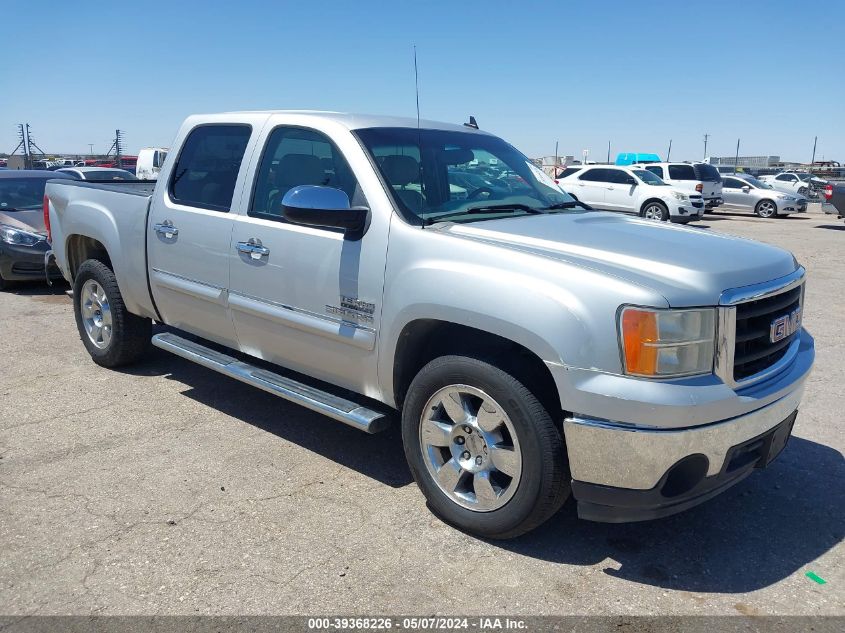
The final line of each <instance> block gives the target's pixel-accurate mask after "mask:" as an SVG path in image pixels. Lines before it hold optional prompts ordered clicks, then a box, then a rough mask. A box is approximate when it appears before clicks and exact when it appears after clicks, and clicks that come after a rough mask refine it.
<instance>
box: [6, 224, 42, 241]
mask: <svg viewBox="0 0 845 633" xmlns="http://www.w3.org/2000/svg"><path fill="white" fill-rule="evenodd" d="M44 239H46V238H45V237H44V236H43V235H36V234H35V233H28V232H27V231H21V230H20V229H16V228H15V227H13V226H8V225H6V224H0V240H2V241H4V242H6V244H15V245H17V246H35V245H36V244H38V242H41V241H42V240H44Z"/></svg>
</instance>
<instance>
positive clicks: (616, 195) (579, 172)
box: [558, 165, 704, 224]
mask: <svg viewBox="0 0 845 633" xmlns="http://www.w3.org/2000/svg"><path fill="white" fill-rule="evenodd" d="M558 184H559V185H560V186H561V187H562V188H563V190H564V191H566V193H568V194H570V195H571V196H573V197H574V198H575V199H576V200H579V201H580V202H584V203H586V204H588V205H589V206H591V207H593V208H594V209H602V210H606V211H621V212H623V213H632V214H635V215H639V216H640V217H643V218H646V219H649V220H671V221H672V222H678V223H684V224H685V223H687V222H690V221H693V220H700V219H701V216H702V215H703V214H704V199H703V197H702V195H701V194H700V193H696V192H694V191H687V190H685V189H682V188H680V187H676V186H672V185H669V184H668V183H666V182H664V181H663V180H661V179H660V178H659V177H658V176H656V175H655V174H654V173H653V172H651V171H649V170H647V169H643V168H641V167H620V166H616V165H582V166H579V167H568V168H566V169H565V170H564V172H563V173H562V174H561V177H560V178H558Z"/></svg>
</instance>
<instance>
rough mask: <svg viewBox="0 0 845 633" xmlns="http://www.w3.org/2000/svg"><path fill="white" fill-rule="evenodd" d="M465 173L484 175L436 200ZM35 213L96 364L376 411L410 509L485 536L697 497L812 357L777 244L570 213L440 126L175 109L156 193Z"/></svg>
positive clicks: (773, 433)
mask: <svg viewBox="0 0 845 633" xmlns="http://www.w3.org/2000/svg"><path fill="white" fill-rule="evenodd" d="M473 161H477V163H476V164H486V165H495V167H496V171H497V173H498V174H499V177H498V178H497V179H496V180H495V182H493V181H490V182H486V181H483V180H482V181H481V182H480V183H478V184H477V185H474V184H472V183H473V182H477V181H473V180H472V179H466V178H464V179H463V180H462V181H461V182H463V183H464V185H462V186H460V187H455V186H454V185H453V184H452V180H454V177H452V176H451V174H466V173H467V172H468V170H469V169H470V166H471V165H472V164H473ZM44 213H45V220H46V221H47V222H46V223H47V228H48V231H49V232H50V240H51V242H52V253H48V257H50V256H54V257H55V260H56V262H57V264H58V266H59V268H60V269H61V271H62V274H63V275H64V277H65V278H66V279H68V280H69V281H70V282H71V283H72V284H73V298H74V313H75V317H76V322H77V326H78V331H79V335H80V337H81V339H82V342H83V344H84V345H85V347H86V349H87V351H88V353H89V354H90V355H91V357H92V359H93V360H94V361H95V362H97V363H99V364H100V365H102V366H105V367H116V366H120V365H124V364H127V363H131V362H136V361H138V360H140V359H141V357H142V356H143V355H144V354H145V353H146V352H147V351H148V350H149V348H150V345H151V343H152V344H153V345H155V346H157V347H159V348H162V349H165V350H167V351H170V352H172V353H174V354H176V355H178V356H181V357H182V358H185V359H187V360H190V361H192V362H195V363H199V364H200V365H203V366H204V367H207V368H209V369H210V370H214V371H217V372H220V373H221V374H224V375H225V376H229V377H232V378H235V379H237V380H241V381H243V382H246V383H248V384H250V385H254V386H256V387H258V388H260V389H263V390H265V391H267V392H269V393H272V394H275V395H277V396H280V397H282V398H285V399H288V400H290V401H292V402H295V403H297V404H300V405H303V406H305V407H308V408H310V409H312V410H314V411H317V412H320V413H322V414H325V415H327V416H330V417H332V418H334V419H336V420H339V421H341V422H344V423H346V424H349V425H351V426H353V427H355V428H358V429H361V430H364V431H368V432H376V431H379V430H381V429H383V428H385V426H386V425H387V424H388V423H389V421H390V420H391V419H392V418H394V417H396V416H397V413H398V415H399V417H401V425H402V446H399V445H398V443H397V447H396V450H403V448H404V452H405V455H406V457H407V460H408V464H409V466H410V469H411V472H412V473H413V476H414V478H415V480H416V481H417V483H418V485H419V487H420V489H421V490H422V492H423V494H424V495H425V496H426V499H427V500H428V502H429V505H430V507H431V508H432V510H433V511H434V512H435V513H436V514H437V515H439V516H440V517H442V518H443V519H444V520H445V521H447V522H449V523H451V524H453V525H456V526H458V527H460V528H461V529H463V530H466V531H468V532H470V533H473V534H477V535H480V536H485V537H495V538H507V537H513V536H516V535H518V534H522V533H524V532H526V531H528V530H530V529H532V528H534V527H536V526H537V525H539V524H540V523H542V522H543V521H545V520H546V519H548V518H549V517H550V516H551V515H552V514H554V513H555V512H556V511H557V510H558V508H560V507H561V505H562V504H563V503H564V501H565V500H566V499H567V498H568V497H569V496H570V494H571V495H572V496H574V497H575V498H576V499H577V501H578V512H579V515H580V516H581V517H584V518H588V519H592V520H599V521H636V520H644V519H651V518H656V517H661V516H666V515H668V514H672V513H675V512H679V511H682V510H684V509H686V508H689V507H691V506H694V505H696V504H698V503H701V502H703V501H706V500H707V499H709V498H711V497H713V496H714V495H716V494H718V493H719V492H721V491H722V490H724V489H726V488H728V487H729V486H731V485H732V484H734V483H736V482H737V481H739V480H741V479H742V478H744V477H746V476H748V475H750V474H751V473H752V472H753V471H754V470H755V469H758V468H763V467H765V466H766V465H767V464H768V463H769V462H771V460H772V459H774V458H775V457H777V455H778V454H779V453H780V451H781V450H782V449H783V447H784V445H785V444H786V442H787V440H788V438H789V436H790V433H791V429H792V424H793V422H794V420H795V416H796V414H797V408H798V405H799V403H800V401H801V397H802V393H803V389H804V383H805V381H806V379H807V376H808V374H809V372H810V369H811V367H812V364H813V359H814V344H813V339H812V337H811V336H810V335H809V334H808V333H807V332H806V330H804V329H803V327H802V326H801V323H802V320H801V315H802V311H803V308H804V306H803V303H804V281H805V271H804V269H803V268H802V267H801V266H800V265H798V263H797V262H796V261H795V258H794V257H793V256H792V254H791V253H788V252H786V251H784V250H781V249H778V248H775V247H772V246H768V245H765V244H761V243H757V242H753V241H749V240H742V239H739V238H734V237H729V236H723V235H717V234H715V233H710V232H705V231H701V230H693V229H688V228H685V227H679V226H669V225H666V224H663V223H655V222H648V221H644V220H640V219H634V218H630V217H623V216H621V215H619V214H613V213H602V212H593V211H589V210H587V209H585V208H583V207H582V206H581V205H580V204H579V203H578V202H577V201H575V200H574V199H573V198H572V197H570V196H569V195H567V194H566V193H564V191H563V190H561V189H560V188H559V187H558V186H557V185H555V183H554V181H553V180H551V179H550V178H549V177H548V176H547V175H546V174H545V173H543V172H542V171H541V170H540V169H538V168H537V167H535V166H534V165H533V164H532V163H531V162H530V161H529V160H528V159H527V158H526V157H525V156H524V155H523V154H521V153H520V152H518V151H517V150H516V149H514V148H513V147H512V146H511V145H509V144H508V143H506V142H505V141H503V140H502V139H499V138H498V137H496V136H493V135H491V134H489V133H486V132H483V131H481V130H478V129H473V128H470V127H465V126H460V125H451V124H445V123H433V122H427V121H423V122H421V123H419V122H418V121H417V120H416V119H399V118H392V117H370V116H357V115H348V114H338V113H313V112H243V113H227V114H216V115H202V116H193V117H190V118H188V119H187V120H186V121H185V123H184V124H183V126H182V128H181V129H180V131H179V133H178V135H177V137H176V141H175V145H174V150H173V151H172V152H171V153H169V154H168V156H167V159H166V160H165V161H164V165H163V167H162V168H161V173H160V177H159V179H158V181H157V182H156V183H145V182H123V183H119V184H98V183H87V182H84V181H70V180H68V181H50V182H49V183H48V184H47V190H46V196H45V203H44ZM153 321H156V322H158V323H159V324H162V325H160V326H157V333H155V334H154V330H153ZM291 370H292V371H295V372H298V374H297V375H292V371H291ZM317 381H321V382H317ZM374 458H378V456H374ZM279 485H280V486H283V485H284V482H283V481H280V482H279Z"/></svg>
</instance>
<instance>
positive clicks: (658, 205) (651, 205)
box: [640, 200, 669, 222]
mask: <svg viewBox="0 0 845 633" xmlns="http://www.w3.org/2000/svg"><path fill="white" fill-rule="evenodd" d="M649 209H654V211H655V212H659V214H660V215H659V218H658V217H654V218H647V219H649V220H651V219H654V220H658V219H659V221H660V222H666V220H668V219H669V209H668V207H667V206H666V205H665V204H663V203H662V202H657V201H655V200H651V201H649V202H646V203H645V204H644V205H643V208H642V209H640V217H641V218H645V217H646V213H647V211H648V210H649Z"/></svg>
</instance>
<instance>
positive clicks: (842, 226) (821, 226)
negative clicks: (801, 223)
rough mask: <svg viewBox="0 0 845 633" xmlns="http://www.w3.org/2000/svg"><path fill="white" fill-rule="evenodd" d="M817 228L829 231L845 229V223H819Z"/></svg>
mask: <svg viewBox="0 0 845 633" xmlns="http://www.w3.org/2000/svg"><path fill="white" fill-rule="evenodd" d="M813 228H815V229H827V230H828V231H845V224H819V225H818V226H814V227H813Z"/></svg>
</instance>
